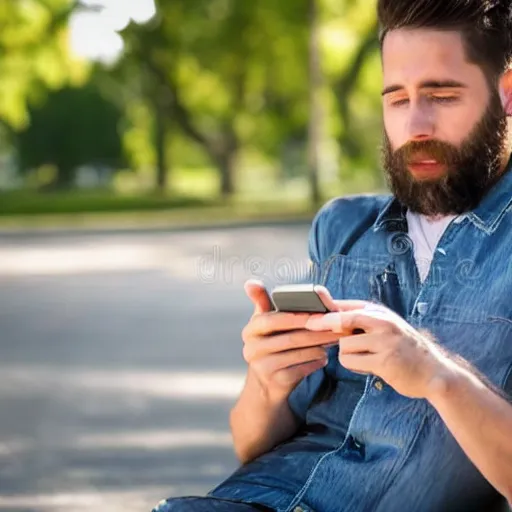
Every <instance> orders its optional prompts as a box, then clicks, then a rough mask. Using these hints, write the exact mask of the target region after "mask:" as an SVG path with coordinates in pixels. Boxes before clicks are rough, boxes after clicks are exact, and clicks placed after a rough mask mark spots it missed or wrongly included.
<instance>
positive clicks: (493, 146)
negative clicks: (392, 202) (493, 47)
mask: <svg viewBox="0 0 512 512" xmlns="http://www.w3.org/2000/svg"><path fill="white" fill-rule="evenodd" d="M383 73H384V91H383V113H384V127H385V135H384V145H383V164H384V167H385V170H386V173H387V178H388V182H389V184H390V186H391V189H392V192H393V193H394V194H395V195H396V196H397V197H398V199H400V200H401V201H402V202H403V203H404V204H405V205H406V206H408V207H409V208H410V209H411V210H412V211H416V212H419V213H423V214H425V215H436V214H448V213H463V212H465V211H468V210H471V209H473V208H475V207H476V206H477V205H478V203H479V202H480V201H481V199H482V198H483V196H484V195H485V194H486V193H487V191H488V190H489V188H490V187H491V186H492V185H493V184H494V183H495V182H496V180H497V178H498V177H499V175H500V172H501V160H502V156H503V149H504V145H505V141H506V117H505V113H504V110H503V108H502V106H501V102H500V98H499V94H498V91H497V90H490V88H489V86H488V82H487V80H486V77H485V75H484V72H483V70H482V69H481V68H480V67H479V66H477V65H475V64H472V63H470V62H468V60H467V56H466V50H465V48H464V45H463V39H462V35H461V34H460V33H458V32H441V31H436V30H426V29H413V30H407V29H400V30H395V31H391V32H390V33H389V34H388V35H387V36H386V38H385V40H384V46H383Z"/></svg>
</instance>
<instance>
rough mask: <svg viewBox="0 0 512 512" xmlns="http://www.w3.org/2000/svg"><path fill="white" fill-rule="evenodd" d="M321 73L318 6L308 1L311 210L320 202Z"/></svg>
mask: <svg viewBox="0 0 512 512" xmlns="http://www.w3.org/2000/svg"><path fill="white" fill-rule="evenodd" d="M321 86H322V72H321V67H320V52H319V47H318V4H317V0H309V135H308V169H309V173H308V175H309V187H310V200H311V205H312V207H313V208H316V207H317V206H318V205H319V204H320V201H321V194H320V185H319V167H320V143H321V138H322V106H321V103H320V101H321V100H320V88H321Z"/></svg>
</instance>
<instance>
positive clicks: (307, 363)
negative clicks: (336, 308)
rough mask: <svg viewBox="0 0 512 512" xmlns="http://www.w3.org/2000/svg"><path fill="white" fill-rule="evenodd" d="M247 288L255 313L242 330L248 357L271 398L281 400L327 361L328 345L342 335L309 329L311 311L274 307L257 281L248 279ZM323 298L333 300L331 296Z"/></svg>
mask: <svg viewBox="0 0 512 512" xmlns="http://www.w3.org/2000/svg"><path fill="white" fill-rule="evenodd" d="M245 290H246V293H247V295H248V296H249V298H250V299H251V300H252V302H253V304H254V313H253V315H252V317H251V319H250V321H249V323H248V324H247V325H246V326H245V328H244V329H243V331H242V339H243V341H244V349H243V354H244V359H245V361H246V362H247V364H248V365H249V372H250V374H251V375H253V376H254V377H255V378H256V379H257V381H258V382H259V384H260V386H261V389H262V390H263V391H264V393H265V394H266V395H267V398H269V399H270V400H271V402H274V403H275V402H279V401H281V400H283V399H285V398H286V397H287V396H288V395H289V394H290V393H291V392H292V390H293V389H294V388H295V387H296V386H297V384H298V383H299V382H300V381H301V380H302V379H303V378H304V377H306V376H308V375H310V374H311V373H313V372H315V371H317V370H319V369H320V368H323V367H324V366H325V365H326V364H327V356H326V352H325V348H324V346H325V345H329V344H332V343H333V342H335V343H336V342H337V341H338V338H339V336H337V335H336V334H334V333H332V332H329V331H327V332H311V331H309V330H307V329H305V326H306V323H307V322H308V319H309V318H311V315H310V314H307V313H278V312H275V311H270V309H271V307H270V299H269V297H268V295H267V292H266V290H265V288H264V287H263V285H262V284H261V283H259V282H257V281H248V282H247V283H246V285H245ZM323 293H324V294H325V291H324V292H323ZM327 294H328V292H327ZM323 298H324V300H327V301H328V300H330V301H331V302H332V299H330V296H328V297H323Z"/></svg>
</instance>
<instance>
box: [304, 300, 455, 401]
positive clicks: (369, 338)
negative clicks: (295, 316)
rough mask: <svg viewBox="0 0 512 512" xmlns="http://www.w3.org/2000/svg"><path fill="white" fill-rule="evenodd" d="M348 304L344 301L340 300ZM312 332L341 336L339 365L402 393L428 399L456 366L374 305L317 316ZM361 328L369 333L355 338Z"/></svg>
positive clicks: (309, 325)
mask: <svg viewBox="0 0 512 512" xmlns="http://www.w3.org/2000/svg"><path fill="white" fill-rule="evenodd" d="M335 302H336V303H337V304H339V305H342V304H343V302H344V301H335ZM306 328H307V329H310V330H312V331H332V332H334V333H339V334H340V340H339V346H340V351H339V361H340V363H341V364H342V365H343V366H344V367H345V368H347V369H348V370H351V371H354V372H358V373H365V374H372V375H375V376H377V377H380V378H381V379H382V380H384V381H385V382H386V383H387V384H389V385H390V386H391V387H392V388H393V389H394V390H395V391H397V392H398V393H400V394H402V395H404V396H407V397H410V398H428V397H429V395H430V394H431V393H432V392H433V390H434V389H435V388H436V386H437V385H438V384H439V383H440V382H442V381H443V379H444V378H445V377H446V376H447V375H448V374H449V373H450V368H453V362H452V361H451V360H450V359H449V358H448V356H447V355H446V354H445V353H444V352H443V351H442V350H441V348H440V347H439V345H438V344H436V343H435V342H434V341H433V340H432V339H430V338H429V337H428V336H427V334H424V333H422V332H420V331H418V330H416V329H415V328H413V327H412V326H411V325H410V324H408V323H407V322H406V321H405V320H404V319H403V318H401V317H400V316H399V315H397V314H396V313H395V312H393V311H391V310H390V309H388V308H386V307H384V306H380V305H376V304H373V303H370V302H367V303H365V305H364V307H362V308H361V309H357V310H353V311H345V312H342V311H337V312H333V313H327V314H325V315H314V316H312V317H311V318H310V319H309V320H308V323H307V325H306ZM355 329H362V330H364V334H356V335H354V334H353V331H354V330H355Z"/></svg>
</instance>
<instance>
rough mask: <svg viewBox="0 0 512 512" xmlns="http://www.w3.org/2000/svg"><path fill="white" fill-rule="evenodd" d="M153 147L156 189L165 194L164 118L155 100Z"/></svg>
mask: <svg viewBox="0 0 512 512" xmlns="http://www.w3.org/2000/svg"><path fill="white" fill-rule="evenodd" d="M154 115H155V149H156V162H157V173H156V191H157V193H158V194H161V195H165V193H166V192H167V155H166V140H167V130H166V128H167V127H166V119H165V113H164V111H163V110H162V109H161V108H159V106H158V102H155V109H154Z"/></svg>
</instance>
